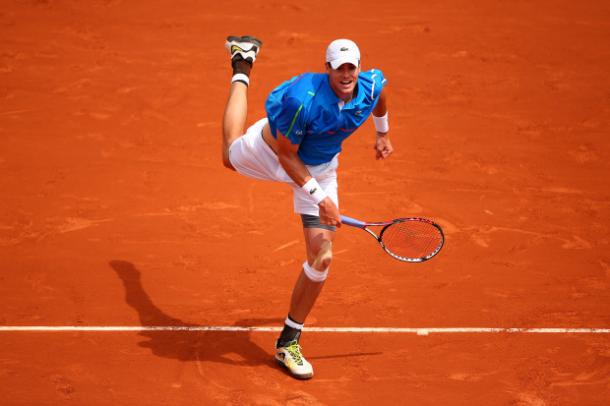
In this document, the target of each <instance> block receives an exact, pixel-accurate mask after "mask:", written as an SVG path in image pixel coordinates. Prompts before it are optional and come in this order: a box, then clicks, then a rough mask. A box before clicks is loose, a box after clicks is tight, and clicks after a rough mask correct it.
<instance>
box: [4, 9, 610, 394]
mask: <svg viewBox="0 0 610 406" xmlns="http://www.w3.org/2000/svg"><path fill="white" fill-rule="evenodd" d="M229 34H237V35H243V34H251V35H256V36H257V37H259V38H261V39H263V41H264V45H263V48H262V52H261V54H260V56H259V58H258V59H257V62H256V64H255V67H254V70H253V75H252V82H251V87H250V94H249V97H250V98H249V101H250V104H249V112H250V114H249V116H248V124H251V123H252V122H254V121H255V120H257V119H258V118H260V117H262V116H263V115H264V101H265V98H266V96H267V94H268V93H269V92H270V91H271V90H272V89H273V88H274V87H275V86H277V85H278V84H280V83H281V82H283V81H284V80H286V79H288V78H290V77H292V76H294V75H297V74H299V73H302V72H306V71H322V69H323V67H324V66H323V63H324V51H325V48H326V45H327V44H328V42H330V41H331V40H332V39H334V38H338V37H348V38H351V39H353V40H355V41H356V42H357V43H358V45H359V46H360V49H361V50H362V53H363V55H362V56H363V68H364V69H370V68H373V67H375V68H379V69H381V70H383V72H384V74H385V76H386V78H387V79H388V81H389V84H388V87H387V90H388V103H389V111H390V128H391V137H392V141H393V144H394V147H395V149H396V152H395V153H394V155H393V156H392V157H391V158H390V159H388V160H387V161H383V162H380V161H375V159H374V151H373V149H372V145H373V139H374V137H375V133H374V128H373V125H372V123H371V122H370V121H369V122H367V123H366V124H365V125H364V126H363V128H361V129H360V131H358V132H357V133H356V134H355V135H353V136H352V137H350V139H348V140H347V141H346V143H345V144H344V147H345V148H344V151H343V153H342V154H341V167H340V169H339V185H340V198H341V210H342V213H343V214H347V215H350V216H353V217H357V218H362V219H364V220H386V219H390V218H393V217H400V216H424V217H429V218H432V219H434V220H436V221H438V222H439V223H440V224H441V225H442V226H443V228H444V231H445V233H446V237H447V241H446V246H445V247H444V248H443V250H442V251H441V252H440V254H439V255H438V256H437V257H435V258H433V259H432V260H430V261H428V262H426V263H423V264H404V263H400V262H398V261H395V260H393V259H392V258H390V257H389V256H388V255H386V254H384V253H383V252H382V250H380V248H379V246H378V245H377V244H376V243H375V242H374V241H373V240H372V239H371V238H370V237H369V236H367V235H366V234H365V233H363V232H361V231H359V230H356V229H353V228H349V227H343V228H342V229H341V230H340V231H339V233H338V236H337V239H336V241H335V244H334V249H335V252H334V253H335V256H334V260H333V265H332V269H331V272H330V275H329V279H328V282H327V284H326V286H325V288H324V292H323V293H322V295H321V296H320V299H319V300H318V302H317V304H316V307H315V308H314V310H313V312H312V314H311V316H310V317H309V319H308V320H307V323H306V327H305V328H306V331H305V333H304V334H303V338H302V341H301V343H302V345H303V348H304V354H305V355H306V356H307V358H308V359H309V360H310V361H311V362H312V364H313V365H314V367H315V374H316V375H315V377H314V378H313V379H312V380H310V381H305V382H302V381H297V380H295V379H293V378H291V377H290V376H288V375H287V374H286V373H285V372H284V371H283V370H282V369H280V368H279V367H278V366H277V365H276V364H275V362H274V361H273V353H274V340H275V338H276V336H277V331H271V332H269V331H239V327H273V328H279V327H281V325H282V322H283V319H284V317H285V315H286V312H287V308H288V303H289V295H290V291H291V289H292V286H293V284H294V281H295V279H296V277H297V275H298V272H299V268H300V266H301V264H302V261H303V258H304V248H303V236H302V231H301V225H300V220H299V218H298V216H296V215H295V214H293V213H292V199H291V192H290V189H289V187H287V186H285V185H280V184H274V183H271V182H267V183H265V182H260V181H259V182H257V181H254V180H251V179H247V178H245V177H243V176H240V175H238V174H235V173H233V172H230V171H228V170H226V169H224V168H223V167H222V163H221V158H220V144H221V119H222V113H223V109H224V105H225V102H226V99H227V96H228V90H229V82H230V76H231V71H230V67H229V58H228V54H227V53H226V50H225V49H224V48H223V44H224V39H225V37H226V36H227V35H229ZM609 38H610V3H608V2H607V1H579V2H574V1H563V0H561V1H550V0H541V1H536V2H532V1H483V0H474V1H466V0H460V1H447V0H443V1H431V2H416V1H398V0H391V1H387V2H382V3H374V2H373V3H371V2H363V1H352V2H343V3H336V2H334V3H328V2H323V1H318V0H315V1H307V2H297V1H292V0H289V1H260V0H254V1H249V2H247V4H245V5H243V6H236V5H231V4H229V3H223V2H215V1H214V2H213V1H194V0H184V1H178V2H172V1H169V0H167V1H161V0H152V1H121V0H106V1H101V0H97V1H93V0H91V1H86V2H79V1H68V0H57V1H53V0H47V1H42V0H39V1H34V0H28V1H16V0H12V1H9V0H7V1H3V2H2V4H1V5H0V43H1V49H0V100H1V103H0V174H1V175H0V190H1V194H2V198H1V206H0V208H1V210H0V269H1V274H0V326H1V327H2V329H1V330H0V393H1V394H2V400H1V403H2V404H3V405H56V404H57V405H62V404H66V405H68V404H69V405H106V404H113V405H118V404H120V405H194V404H203V405H215V404H234V405H323V404H324V405H343V404H347V405H350V404H354V405H355V404H358V405H360V404H384V405H396V404H413V405H536V406H543V405H607V404H608V403H610V334H609V333H610V330H609V329H610V293H609V287H610V251H609V243H610V231H609V227H610V184H609V181H608V179H609V175H610V160H609V156H610V142H609V141H608V135H609V133H610V75H609V74H608V72H610V50H609V49H610V48H609V46H608V45H609V43H608V39H609ZM19 326H30V327H32V328H33V331H19V330H18V329H16V328H15V327H19ZM54 326H60V327H66V328H68V327H69V328H73V330H66V329H63V330H61V329H60V330H59V331H53V330H49V328H50V327H54ZM94 326H97V327H103V328H107V330H101V329H97V330H93V331H87V330H85V329H84V327H94ZM152 326H159V327H167V328H165V329H163V330H159V331H149V330H145V328H146V327H152ZM212 326H221V327H222V326H225V327H233V329H232V330H231V329H228V331H224V332H221V331H205V327H212ZM170 327H174V328H183V329H182V330H172V329H171V328H170ZM307 327H310V328H322V327H342V328H347V330H348V331H347V332H328V331H321V332H316V331H310V332H307ZM358 327H377V328H386V329H392V328H413V329H434V328H439V329H448V328H456V329H458V331H456V332H448V331H447V330H442V331H441V332H436V333H435V332H433V330H430V333H429V334H428V335H425V331H424V330H416V331H419V332H420V333H421V334H415V333H413V332H411V333H405V332H402V333H400V332H357V331H354V329H355V328H358ZM121 328H123V329H121ZM130 328H131V329H132V330H129V329H130ZM467 328H474V329H475V330H476V329H477V328H500V329H505V328H522V329H525V328H539V329H552V328H556V329H560V330H559V331H558V332H554V333H552V332H547V333H534V332H531V331H530V332H524V331H523V330H518V331H513V332H511V331H503V332H483V331H481V330H476V331H477V332H467V331H466V330H464V329H467ZM571 328H578V329H583V330H582V331H584V332H579V333H574V332H569V331H568V330H567V329H571ZM460 329H462V330H460ZM562 329H563V330H562ZM595 329H599V330H595ZM126 330H127V331H126ZM414 331H415V330H414ZM545 331H547V330H545Z"/></svg>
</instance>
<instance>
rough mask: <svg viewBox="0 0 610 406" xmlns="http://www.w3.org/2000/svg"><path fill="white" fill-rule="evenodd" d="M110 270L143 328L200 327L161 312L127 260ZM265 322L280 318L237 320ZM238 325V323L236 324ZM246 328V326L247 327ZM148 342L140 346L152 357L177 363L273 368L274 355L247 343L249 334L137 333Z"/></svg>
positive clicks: (274, 321)
mask: <svg viewBox="0 0 610 406" xmlns="http://www.w3.org/2000/svg"><path fill="white" fill-rule="evenodd" d="M109 264H110V267H111V268H112V269H113V270H114V271H115V272H116V273H117V275H118V277H119V278H120V279H121V281H122V282H123V285H124V287H125V300H126V302H127V304H128V305H129V306H131V307H132V308H133V309H134V310H135V311H136V312H137V313H138V316H139V318H140V323H141V324H142V325H143V326H181V327H184V326H187V327H198V326H200V325H197V324H193V323H187V322H184V321H183V320H180V319H176V318H174V317H171V316H168V315H167V314H165V313H163V311H162V310H161V309H159V308H158V307H157V306H156V305H155V304H154V303H153V302H152V301H151V299H150V297H149V296H148V294H147V293H146V292H145V291H144V289H143V288H142V283H141V280H140V271H139V270H138V269H137V268H136V267H135V266H134V265H133V264H132V263H130V262H127V261H118V260H115V261H110V263H109ZM256 321H258V322H264V323H274V324H280V323H281V320H279V319H267V320H239V321H238V322H237V323H236V325H244V324H243V323H249V322H250V323H251V322H256ZM238 323H239V324H238ZM246 325H248V324H246ZM139 334H140V335H141V336H143V337H146V338H147V339H148V340H146V341H142V342H140V343H139V345H140V346H142V347H145V348H150V350H151V351H152V353H153V354H155V355H156V356H159V357H163V358H172V359H177V360H180V361H197V362H200V361H210V362H221V363H226V364H232V365H248V366H254V365H265V364H267V365H270V366H275V361H274V360H273V354H272V353H271V352H268V351H265V350H264V349H263V348H261V347H259V346H258V345H257V344H256V343H254V342H252V341H251V340H250V334H249V333H241V332H239V333H235V332H216V331H142V332H140V333H139Z"/></svg>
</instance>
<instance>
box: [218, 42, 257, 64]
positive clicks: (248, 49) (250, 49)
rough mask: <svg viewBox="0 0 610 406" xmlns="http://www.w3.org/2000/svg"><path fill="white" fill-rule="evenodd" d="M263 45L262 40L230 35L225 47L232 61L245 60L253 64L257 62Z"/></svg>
mask: <svg viewBox="0 0 610 406" xmlns="http://www.w3.org/2000/svg"><path fill="white" fill-rule="evenodd" d="M262 45H263V42H262V41H261V40H260V39H258V38H254V37H251V36H249V35H245V36H243V37H237V36H234V35H230V36H228V37H227V41H226V42H225V47H226V48H227V50H228V51H229V54H230V55H231V60H232V61H236V60H244V61H246V62H250V63H251V64H252V63H254V61H255V60H256V55H258V51H259V50H260V48H261V46H262Z"/></svg>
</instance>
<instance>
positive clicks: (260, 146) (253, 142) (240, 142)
mask: <svg viewBox="0 0 610 406" xmlns="http://www.w3.org/2000/svg"><path fill="white" fill-rule="evenodd" d="M265 124H267V118H263V119H261V120H258V121H257V122H256V123H254V124H253V125H252V126H250V128H248V130H246V133H245V134H244V135H242V136H241V137H239V138H238V139H237V140H235V141H234V142H233V143H232V144H231V146H230V147H229V160H230V161H231V164H232V165H233V167H234V168H235V170H237V172H239V173H241V174H242V175H245V176H248V177H250V178H254V179H262V180H272V181H276V182H284V183H287V184H289V185H290V186H291V187H292V194H293V200H294V211H295V213H299V214H309V215H312V216H318V215H319V214H320V211H319V207H318V205H317V204H315V203H314V202H313V201H311V200H310V197H309V195H308V194H307V193H306V192H305V191H304V190H303V189H301V188H300V187H299V186H298V185H297V184H296V183H294V181H293V180H292V179H290V176H288V174H287V173H286V171H285V170H284V168H282V165H280V162H279V161H278V158H277V155H276V154H275V152H273V150H272V149H271V147H269V145H267V143H266V142H265V140H264V139H263V128H264V127H265ZM338 155H339V154H337V155H335V156H334V158H333V159H332V160H331V161H330V162H328V163H324V164H321V165H313V166H312V165H305V166H306V167H307V169H308V170H309V173H310V174H311V176H313V177H314V178H316V180H317V181H318V183H319V184H320V186H321V187H322V189H324V192H326V194H327V195H328V197H330V198H331V200H332V201H333V202H335V204H336V205H337V206H339V198H338V196H337V167H338V166H339V159H338Z"/></svg>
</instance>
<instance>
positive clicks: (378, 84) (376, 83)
mask: <svg viewBox="0 0 610 406" xmlns="http://www.w3.org/2000/svg"><path fill="white" fill-rule="evenodd" d="M370 72H371V80H372V82H373V84H372V87H373V88H372V96H373V97H372V98H373V100H375V99H377V98H378V97H379V94H380V93H381V91H382V90H383V88H384V87H385V86H386V85H387V83H388V81H387V79H386V78H385V77H384V76H383V72H382V71H380V70H379V69H371V71H370Z"/></svg>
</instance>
